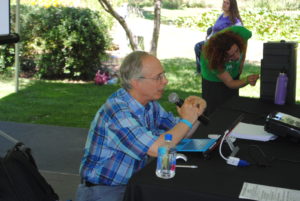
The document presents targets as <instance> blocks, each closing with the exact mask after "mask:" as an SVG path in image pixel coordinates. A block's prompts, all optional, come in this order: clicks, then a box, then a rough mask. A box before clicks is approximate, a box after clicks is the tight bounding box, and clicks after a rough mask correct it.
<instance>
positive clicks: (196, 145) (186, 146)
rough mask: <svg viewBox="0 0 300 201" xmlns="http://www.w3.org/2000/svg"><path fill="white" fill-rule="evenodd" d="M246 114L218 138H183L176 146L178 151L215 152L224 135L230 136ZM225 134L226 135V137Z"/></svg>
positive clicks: (239, 117) (204, 153)
mask: <svg viewBox="0 0 300 201" xmlns="http://www.w3.org/2000/svg"><path fill="white" fill-rule="evenodd" d="M243 117H244V115H243V114H241V115H240V116H238V118H237V119H236V120H235V121H234V122H233V123H232V124H231V125H230V126H229V128H228V129H227V130H226V131H225V132H224V134H223V135H221V136H220V137H219V138H217V139H209V138H202V139H182V140H181V141H180V142H179V143H178V144H177V146H176V150H177V151H178V152H202V153H203V155H204V156H208V155H209V154H210V153H211V152H213V151H214V150H215V149H216V148H217V147H218V146H219V145H220V143H221V140H222V138H223V136H224V135H226V136H228V135H230V133H231V132H232V130H233V129H234V128H235V127H236V126H237V124H238V123H239V122H241V120H242V119H243ZM226 136H225V137H226Z"/></svg>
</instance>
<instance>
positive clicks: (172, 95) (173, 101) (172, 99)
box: [168, 92, 179, 104]
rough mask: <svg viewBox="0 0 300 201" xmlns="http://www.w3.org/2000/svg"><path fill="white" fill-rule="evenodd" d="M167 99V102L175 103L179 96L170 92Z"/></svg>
mask: <svg viewBox="0 0 300 201" xmlns="http://www.w3.org/2000/svg"><path fill="white" fill-rule="evenodd" d="M168 99H169V102H171V103H175V104H176V103H178V102H179V96H178V95H177V94H176V93H175V92H172V93H170V95H169V97H168Z"/></svg>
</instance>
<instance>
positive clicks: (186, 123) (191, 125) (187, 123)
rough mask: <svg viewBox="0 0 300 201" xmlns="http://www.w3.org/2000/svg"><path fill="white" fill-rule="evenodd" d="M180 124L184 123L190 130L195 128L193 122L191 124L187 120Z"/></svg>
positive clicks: (182, 120)
mask: <svg viewBox="0 0 300 201" xmlns="http://www.w3.org/2000/svg"><path fill="white" fill-rule="evenodd" d="M180 122H182V123H184V124H185V125H187V126H188V127H189V128H192V127H193V124H192V123H191V122H189V121H188V120H186V119H181V120H180Z"/></svg>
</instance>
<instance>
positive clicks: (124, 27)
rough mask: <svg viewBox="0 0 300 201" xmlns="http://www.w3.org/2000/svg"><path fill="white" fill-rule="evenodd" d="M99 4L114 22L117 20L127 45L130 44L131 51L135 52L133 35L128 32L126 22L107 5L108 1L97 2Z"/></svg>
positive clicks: (135, 45)
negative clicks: (127, 42) (124, 34)
mask: <svg viewBox="0 0 300 201" xmlns="http://www.w3.org/2000/svg"><path fill="white" fill-rule="evenodd" d="M98 1H99V3H100V4H101V6H102V7H103V9H104V10H105V11H106V12H108V13H110V14H111V15H112V16H113V17H114V18H115V19H116V20H118V22H119V23H120V24H121V26H122V27H123V29H124V30H125V32H126V35H127V38H128V39H129V43H130V47H131V49H132V50H133V51H135V50H137V44H136V42H135V41H134V39H133V34H132V32H131V31H130V29H129V28H128V26H127V23H126V21H125V20H124V18H123V17H122V16H120V15H119V14H118V13H117V12H116V11H115V10H114V9H113V7H112V6H111V4H110V3H109V1H107V0H98Z"/></svg>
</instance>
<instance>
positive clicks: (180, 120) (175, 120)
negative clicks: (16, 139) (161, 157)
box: [76, 51, 206, 201]
mask: <svg viewBox="0 0 300 201" xmlns="http://www.w3.org/2000/svg"><path fill="white" fill-rule="evenodd" d="M120 79H121V85H122V88H120V89H119V90H117V91H116V92H115V93H114V94H112V95H111V96H110V97H109V98H108V99H107V101H106V103H105V104H103V105H102V107H101V108H100V109H99V110H98V112H97V113H96V115H95V118H94V120H93V121H92V123H91V126H90V130H89V134H88V137H87V141H86V145H85V149H84V155H83V158H82V161H81V165H80V175H81V177H82V184H80V185H79V187H78V190H77V195H76V200H77V201H86V200H89V201H90V200H95V201H96V200H116V201H117V200H118V201H119V200H122V199H123V195H124V191H125V185H126V184H127V182H128V180H129V179H130V177H131V176H132V174H134V173H135V172H136V171H138V170H140V169H141V168H143V167H144V166H145V165H146V164H147V161H148V159H149V157H156V156H157V149H158V147H159V146H160V145H161V144H162V143H163V142H164V134H166V133H170V134H172V135H173V143H175V144H177V143H178V142H179V141H180V140H181V139H182V138H184V137H186V136H187V135H189V134H190V133H191V132H192V131H193V130H194V129H195V127H197V125H198V124H199V122H198V121H197V118H198V116H199V115H201V114H202V113H203V111H204V109H205V107H206V102H205V101H204V100H203V99H201V98H199V97H196V96H190V97H188V98H187V99H186V100H185V101H184V104H183V105H182V107H180V108H179V107H178V108H177V110H178V114H179V115H180V117H174V116H173V114H172V113H170V112H166V111H165V110H164V109H163V108H162V107H161V105H160V104H159V103H158V102H157V100H158V99H160V98H161V96H162V95H163V92H164V88H165V86H166V85H167V83H168V80H167V78H166V76H165V72H164V69H163V67H162V65H161V63H160V61H159V60H158V59H157V58H156V57H154V56H152V55H150V54H149V53H147V52H143V51H136V52H132V53H131V54H129V55H128V56H127V57H126V58H125V59H124V61H123V63H122V65H121V67H120Z"/></svg>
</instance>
